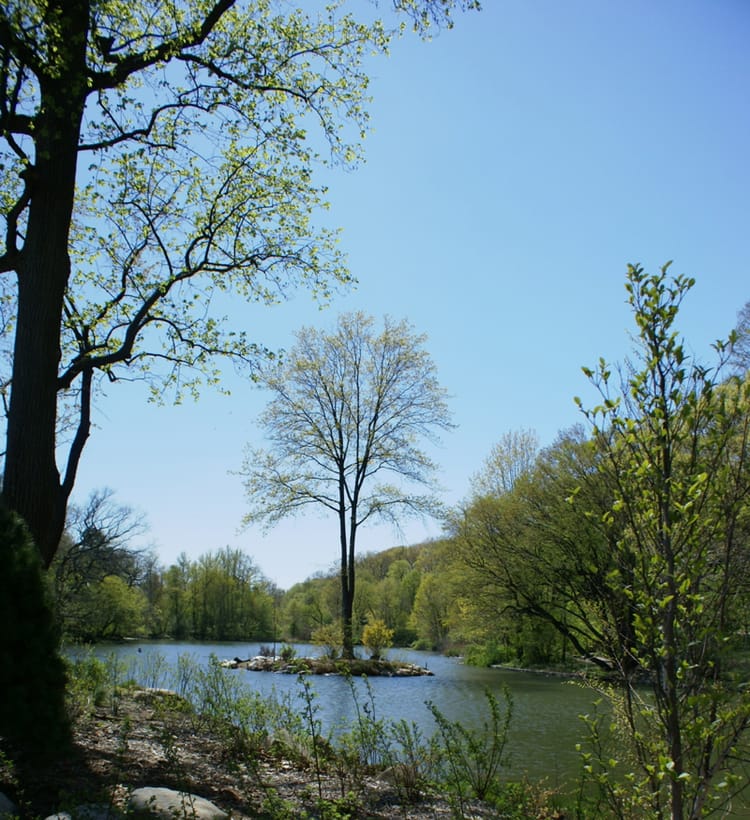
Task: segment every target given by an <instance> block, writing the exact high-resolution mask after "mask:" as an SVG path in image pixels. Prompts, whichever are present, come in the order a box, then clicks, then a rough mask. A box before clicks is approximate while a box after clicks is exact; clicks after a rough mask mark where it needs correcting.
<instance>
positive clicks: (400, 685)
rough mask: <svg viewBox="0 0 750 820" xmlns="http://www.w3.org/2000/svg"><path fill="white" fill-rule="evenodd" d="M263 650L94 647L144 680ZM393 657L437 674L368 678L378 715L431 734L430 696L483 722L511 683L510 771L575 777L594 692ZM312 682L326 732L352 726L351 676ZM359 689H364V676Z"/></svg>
mask: <svg viewBox="0 0 750 820" xmlns="http://www.w3.org/2000/svg"><path fill="white" fill-rule="evenodd" d="M294 646H295V649H296V650H297V652H298V654H299V655H300V656H302V655H311V656H314V655H317V654H319V648H318V647H311V646H307V645H299V644H295V645H294ZM259 650H260V645H259V644H257V643H196V642H176V641H168V642H157V641H144V642H136V641H132V642H127V643H124V644H113V645H99V646H97V647H95V650H94V651H95V653H96V654H97V655H98V656H100V657H106V656H107V655H109V654H110V653H114V655H115V656H117V657H118V658H120V659H122V660H125V661H131V662H132V663H133V670H134V672H133V674H134V675H135V677H136V679H138V678H139V676H140V677H141V678H142V679H141V680H139V682H140V683H143V682H144V679H145V677H147V676H148V674H149V670H151V671H153V669H154V667H155V663H154V659H158V658H160V657H163V658H164V659H165V660H166V662H167V663H168V664H170V665H173V664H175V663H176V661H177V659H178V657H179V656H180V655H189V656H190V657H192V658H193V659H194V660H195V661H197V662H199V663H206V664H207V663H208V662H209V660H210V657H211V655H215V656H217V657H218V658H219V659H224V658H234V657H240V658H249V657H252V656H254V655H257V654H258V653H259ZM388 657H389V658H391V659H398V660H404V661H408V662H410V663H416V664H419V665H420V666H424V667H427V668H428V669H430V670H431V671H432V672H433V673H434V674H433V676H422V677H412V678H386V677H373V678H370V679H369V682H370V685H371V688H372V691H373V695H374V699H375V708H376V711H377V717H382V718H386V719H391V720H400V719H402V718H404V719H406V720H408V721H410V722H411V721H414V722H415V723H416V724H417V725H418V726H419V727H420V728H421V729H423V731H424V732H425V733H427V734H432V732H433V730H434V721H433V718H432V715H431V713H430V711H429V709H428V707H427V705H426V702H427V701H432V702H433V703H434V704H435V705H436V706H437V708H438V709H439V710H440V712H442V713H443V714H444V715H445V716H446V717H447V718H448V719H449V720H460V721H461V722H462V723H463V724H464V725H467V726H481V724H482V723H483V721H484V719H485V716H486V715H487V701H486V697H485V694H484V693H485V690H489V691H491V692H492V693H493V694H496V695H497V696H498V697H499V698H500V702H501V703H502V702H503V701H502V697H501V695H502V690H503V687H504V686H507V687H508V689H509V690H510V692H511V694H512V697H513V704H514V707H513V720H512V723H511V728H510V738H509V743H508V751H509V753H510V768H509V770H507V771H506V774H507V776H508V777H509V778H517V777H521V776H522V775H523V774H524V773H527V774H528V775H529V776H530V777H532V778H534V779H536V778H547V780H548V783H549V784H550V785H551V786H556V785H558V784H561V783H564V782H568V783H570V782H571V781H572V780H574V779H575V777H576V775H577V772H578V769H579V759H578V755H577V753H576V751H575V746H576V743H577V742H578V741H580V740H581V739H582V737H583V735H584V733H585V727H584V726H583V723H582V722H581V720H580V718H579V715H581V714H583V713H586V712H591V711H592V704H593V701H594V700H595V698H596V695H595V693H593V692H592V691H591V690H590V689H587V688H585V687H583V686H581V685H579V684H577V683H571V682H570V681H567V680H565V679H563V678H559V677H548V676H545V675H540V674H532V673H527V672H514V671H509V670H501V669H484V668H478V667H473V666H466V665H464V664H463V663H462V662H461V661H460V660H459V659H457V658H447V657H444V656H442V655H438V654H435V653H431V652H416V651H412V650H407V649H392V650H390V651H389V653H388ZM227 674H229V675H237V676H239V677H240V678H241V679H242V681H243V682H244V683H246V685H247V686H249V687H250V688H251V689H253V690H255V691H257V692H260V693H261V694H267V695H271V694H272V693H273V692H274V691H275V692H276V693H277V694H279V695H283V694H285V693H291V694H293V695H294V694H297V693H298V692H299V690H300V685H299V683H298V681H297V677H296V676H295V675H285V674H273V673H269V672H249V671H245V670H242V669H237V670H227ZM310 681H311V684H312V687H313V689H314V691H315V692H316V693H317V695H318V697H317V698H316V704H317V705H318V706H319V708H320V712H319V717H320V718H321V720H322V722H323V726H324V730H327V729H329V728H335V727H337V726H342V725H347V724H350V723H351V722H352V721H353V719H354V717H355V710H354V703H353V699H352V694H351V691H350V689H349V685H348V683H347V681H346V680H345V679H344V678H341V677H339V676H335V675H330V676H311V677H310ZM149 683H150V684H151V685H154V684H155V685H159V686H168V685H169V679H168V677H167V676H166V675H165V676H164V678H163V679H162V680H160V681H153V680H150V681H149ZM357 686H358V687H361V688H362V691H363V693H364V684H363V683H362V682H361V681H358V682H357Z"/></svg>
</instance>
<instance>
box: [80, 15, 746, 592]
mask: <svg viewBox="0 0 750 820" xmlns="http://www.w3.org/2000/svg"><path fill="white" fill-rule="evenodd" d="M358 5H359V6H360V7H361V4H356V3H355V4H354V6H355V7H356V6H358ZM484 5H485V9H484V10H483V11H482V12H480V13H470V14H463V15H458V16H457V19H456V25H455V28H454V29H453V30H452V31H446V32H443V33H441V34H440V35H439V36H437V37H436V38H435V39H434V40H433V41H431V42H427V43H426V42H423V41H421V40H419V39H418V38H417V37H415V36H405V37H404V38H403V39H402V40H400V41H399V42H398V43H396V45H395V46H394V48H393V49H392V54H391V57H390V58H389V59H387V60H386V59H380V60H374V61H373V62H372V63H371V64H370V68H371V75H372V83H371V92H372V94H373V96H374V102H373V105H372V107H371V112H372V126H373V131H372V133H371V134H370V135H369V136H368V138H367V141H366V154H367V162H366V164H365V165H364V166H362V167H361V168H360V169H358V170H357V171H356V172H343V171H340V172H335V173H333V174H331V175H327V181H328V182H329V184H330V201H331V212H330V217H329V218H330V220H331V222H332V224H335V225H339V226H341V227H342V228H343V235H342V246H343V248H344V249H345V251H346V252H347V254H348V257H349V263H350V267H351V269H352V271H353V273H354V274H355V275H356V277H357V278H358V279H359V286H358V287H357V288H356V289H354V290H352V291H350V292H347V293H345V294H341V295H339V296H337V297H336V298H335V299H334V301H333V304H332V305H331V306H330V307H329V308H328V309H326V310H324V311H320V310H318V308H317V306H316V305H315V304H314V303H313V302H312V301H311V299H310V297H309V296H308V295H307V294H305V293H301V292H300V293H298V294H296V295H295V296H294V298H293V299H292V300H291V301H289V302H288V303H286V304H284V305H281V306H279V307H276V308H272V309H267V308H259V307H247V308H243V309H242V313H241V314H239V315H241V316H242V321H243V322H244V323H245V329H246V330H248V331H249V332H250V334H251V335H254V336H255V338H256V339H258V340H260V341H263V342H265V343H266V344H267V345H269V346H271V347H273V348H283V347H289V346H291V344H292V343H293V332H294V331H295V330H296V329H298V328H299V327H301V326H302V325H315V326H318V327H324V328H325V327H332V326H333V324H334V323H335V320H336V317H337V315H338V313H340V312H342V311H351V310H364V311H366V312H367V313H370V314H373V315H374V316H376V317H382V315H383V314H386V313H387V314H390V315H391V316H393V317H394V318H396V319H400V318H404V317H405V318H407V319H409V321H410V322H411V323H412V324H413V325H414V328H415V329H416V330H417V331H419V332H423V333H426V334H427V336H428V342H427V348H428V350H429V351H430V353H431V355H432V356H433V358H434V360H435V362H436V364H437V367H438V372H439V377H440V380H441V382H442V384H443V386H444V387H445V388H446V389H447V391H448V392H449V394H450V395H451V408H452V410H453V413H454V421H455V422H456V424H457V428H456V429H455V430H454V431H453V432H451V433H449V434H446V435H445V436H444V437H443V442H442V445H441V446H440V447H439V448H438V449H437V450H435V451H434V457H435V459H436V460H437V461H438V462H439V463H440V465H441V474H440V477H439V478H440V482H441V484H442V486H443V487H444V490H445V491H444V494H443V499H444V500H445V501H446V502H447V503H449V504H455V503H457V502H459V501H460V500H461V499H462V498H464V497H465V496H466V495H467V492H468V488H469V479H470V477H471V476H472V475H473V474H474V473H475V472H476V471H477V470H478V469H479V468H480V467H481V465H482V462H483V460H484V459H485V457H486V456H487V455H488V453H489V451H490V449H491V447H492V445H493V444H494V443H495V442H496V441H498V440H499V438H500V437H501V436H502V435H503V434H504V433H505V432H508V431H511V430H518V429H521V428H523V429H529V428H530V429H533V430H535V431H536V432H537V434H538V436H539V439H540V441H541V443H542V445H546V444H549V443H551V442H552V441H553V440H554V438H555V436H556V434H557V433H558V432H559V431H560V430H562V429H565V428H567V427H569V426H570V425H572V424H574V423H577V422H578V421H581V418H580V416H579V413H578V411H577V409H576V407H575V405H574V402H573V397H574V396H575V395H581V396H583V397H586V396H587V395H589V394H588V393H587V384H586V379H585V377H584V376H583V374H582V373H581V366H582V365H591V364H594V363H595V362H596V361H597V359H598V358H599V356H604V357H605V358H607V359H608V360H610V361H621V360H622V359H623V358H624V357H625V356H626V355H627V354H628V352H629V351H630V349H631V341H630V338H629V335H628V334H629V332H630V330H631V327H632V321H631V317H630V313H629V310H628V308H627V305H626V304H625V290H624V282H625V271H626V267H627V263H628V262H633V263H635V262H640V263H642V264H643V265H644V267H645V268H646V269H647V270H649V271H653V270H656V269H657V268H658V267H659V266H660V265H661V264H663V263H664V262H666V261H667V260H669V259H673V260H674V266H673V271H674V272H679V273H685V274H688V275H690V276H693V277H695V278H696V280H697V284H696V286H695V288H694V289H693V291H692V292H691V294H690V295H689V296H688V297H687V301H686V302H685V304H684V307H683V310H682V311H681V316H680V319H679V322H678V326H679V329H680V330H681V331H682V333H683V335H684V336H685V338H686V340H687V342H688V346H689V348H690V349H691V350H692V351H693V352H695V353H696V354H697V355H698V356H699V357H701V358H702V359H705V360H706V361H709V362H710V361H711V349H710V344H711V342H712V341H713V340H715V339H717V338H721V337H725V336H726V334H727V333H728V332H729V330H730V329H731V328H732V327H733V326H734V323H735V319H736V314H737V311H738V310H739V309H740V308H741V307H742V306H743V305H744V303H745V302H746V301H748V300H750V153H749V149H750V48H749V47H748V43H750V2H748V1H747V0H661V2H658V3H654V2H652V0H631V2H628V3H621V2H607V1H606V0H604V1H603V0H565V2H560V0H534V1H533V2H530V0H485V3H484ZM226 386H227V387H228V388H229V389H230V390H231V396H229V397H225V396H219V395H216V394H212V393H209V392H206V393H204V395H203V397H202V398H201V399H200V401H199V402H198V403H196V404H193V403H192V402H189V401H188V402H186V403H185V404H183V405H180V406H177V407H172V406H168V407H157V406H154V405H149V404H147V403H146V401H145V391H144V390H143V389H142V388H141V387H140V386H139V385H137V384H119V383H118V384H115V385H112V386H111V387H110V388H109V394H108V396H107V397H105V398H103V399H101V400H100V401H99V402H98V405H97V409H96V415H95V420H96V423H97V425H98V429H96V430H95V431H94V432H93V434H92V437H91V439H90V442H89V444H88V447H87V450H86V452H85V454H84V459H83V464H82V467H81V470H80V476H79V482H78V487H77V490H76V493H75V499H76V500H78V501H79V502H80V501H83V500H84V499H85V498H86V496H87V494H88V492H89V491H90V490H92V489H95V488H101V487H110V488H112V489H113V490H114V491H115V498H116V500H117V501H118V502H119V503H120V504H124V505H128V506H131V507H133V508H134V509H136V510H137V511H139V512H141V513H143V514H144V516H145V517H146V518H147V520H148V522H149V523H150V532H149V535H148V540H149V541H151V542H152V543H153V545H154V546H155V547H156V550H157V552H158V555H159V557H160V559H161V561H162V562H163V563H164V564H169V563H172V562H173V561H174V560H175V559H176V557H177V556H178V555H179V553H181V552H183V551H184V552H185V553H187V555H188V556H189V557H191V558H197V557H198V556H200V555H201V554H203V553H206V552H208V551H213V550H217V549H219V548H222V547H224V546H230V547H233V548H240V549H242V550H243V551H245V552H247V553H248V554H250V555H251V556H253V558H254V560H255V561H256V563H257V564H258V565H259V567H260V569H261V570H262V572H263V573H264V574H265V575H266V576H267V577H269V578H270V579H272V580H273V581H275V582H276V583H277V584H279V586H281V587H283V588H288V587H289V586H291V585H292V584H293V583H295V582H297V581H301V580H303V579H305V578H306V577H308V576H309V575H311V574H313V573H315V572H318V571H321V570H327V569H328V568H329V567H330V566H332V565H333V564H334V563H335V561H336V559H337V554H338V553H337V550H338V547H337V538H336V533H337V531H336V525H335V522H334V521H333V520H332V519H325V518H321V517H320V516H319V515H318V514H317V513H315V512H313V511H309V512H308V513H307V514H305V515H304V516H302V517H298V518H294V519H290V520H289V521H288V522H287V523H284V524H282V525H281V526H279V527H277V528H276V529H275V530H272V531H271V532H270V533H268V534H267V535H264V534H263V533H262V532H261V531H260V530H258V529H255V528H251V529H248V530H245V531H240V530H239V527H240V523H241V519H242V516H243V513H244V501H243V489H242V483H241V479H240V478H239V477H238V476H237V475H233V474H232V471H236V470H238V469H239V468H240V466H241V463H242V451H243V448H244V446H245V444H246V443H247V442H251V443H252V444H253V445H258V446H261V445H262V443H263V442H262V439H261V437H260V432H259V429H258V427H257V426H256V420H257V417H258V415H259V413H260V412H261V410H262V409H263V407H264V406H265V404H266V401H267V400H268V396H267V395H265V394H263V392H262V391H260V390H259V389H258V388H256V387H253V386H252V385H250V384H248V383H245V382H243V381H241V380H239V379H232V377H231V374H228V377H227V383H226ZM439 534H440V525H439V523H435V522H422V521H419V520H417V521H412V522H404V527H403V531H402V532H401V533H397V532H393V530H392V529H391V528H389V527H371V528H368V529H365V530H362V531H361V534H360V542H359V544H360V547H359V548H360V551H370V550H377V549H385V548H387V547H390V546H393V545H395V544H401V543H417V542H419V541H422V540H424V539H425V538H430V537H435V536H438V535H439Z"/></svg>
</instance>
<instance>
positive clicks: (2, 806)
mask: <svg viewBox="0 0 750 820" xmlns="http://www.w3.org/2000/svg"><path fill="white" fill-rule="evenodd" d="M18 815H19V812H18V806H17V805H16V804H15V803H14V802H13V801H12V800H11V799H10V797H6V796H5V795H4V794H3V793H2V792H0V820H5V819H6V818H10V817H18Z"/></svg>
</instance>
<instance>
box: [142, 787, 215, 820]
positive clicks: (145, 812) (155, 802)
mask: <svg viewBox="0 0 750 820" xmlns="http://www.w3.org/2000/svg"><path fill="white" fill-rule="evenodd" d="M128 809H129V812H128V813H131V812H132V813H133V814H134V815H135V816H136V817H160V818H163V820H180V818H190V820H224V818H228V817H229V815H228V814H227V813H226V812H223V811H222V810H221V809H219V808H217V807H216V806H215V805H214V804H213V803H211V802H210V801H209V800H206V799H205V798H203V797H198V796H197V795H195V794H187V793H185V792H178V791H175V790H174V789H163V788H142V789H136V790H135V791H134V792H133V793H132V794H131V795H130V799H129V801H128Z"/></svg>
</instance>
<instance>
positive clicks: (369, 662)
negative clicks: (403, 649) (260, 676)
mask: <svg viewBox="0 0 750 820" xmlns="http://www.w3.org/2000/svg"><path fill="white" fill-rule="evenodd" d="M220 665H221V666H223V667H224V668H226V669H247V670H248V671H250V672H281V673H285V674H288V675H300V674H309V675H350V676H352V677H360V676H362V675H366V676H367V677H392V678H393V677H395V678H414V677H420V676H424V675H432V674H433V673H432V672H431V671H430V670H429V669H427V668H425V667H424V666H419V665H417V664H415V663H407V662H406V661H390V660H383V659H382V658H378V659H376V658H352V659H346V658H335V659H334V658H327V657H321V658H298V657H294V658H284V657H280V656H274V655H257V656H256V657H254V658H247V659H244V660H243V659H242V658H232V659H231V660H224V661H221V662H220Z"/></svg>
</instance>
